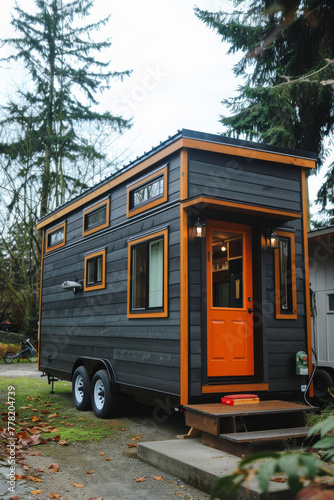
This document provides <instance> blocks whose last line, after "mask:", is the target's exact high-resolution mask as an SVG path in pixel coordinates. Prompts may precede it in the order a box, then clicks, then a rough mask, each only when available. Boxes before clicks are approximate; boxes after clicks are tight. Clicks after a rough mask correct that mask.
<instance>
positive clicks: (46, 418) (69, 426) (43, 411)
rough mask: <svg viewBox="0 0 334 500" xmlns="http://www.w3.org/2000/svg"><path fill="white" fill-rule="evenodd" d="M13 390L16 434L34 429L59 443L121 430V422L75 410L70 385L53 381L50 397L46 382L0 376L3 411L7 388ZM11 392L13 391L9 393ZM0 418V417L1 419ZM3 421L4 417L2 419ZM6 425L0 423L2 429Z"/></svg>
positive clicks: (90, 438)
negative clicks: (53, 387)
mask: <svg viewBox="0 0 334 500" xmlns="http://www.w3.org/2000/svg"><path fill="white" fill-rule="evenodd" d="M9 386H12V387H14V388H15V391H14V392H15V408H16V412H17V416H16V432H20V431H21V430H24V429H27V430H28V432H31V431H32V429H34V432H35V430H36V431H37V432H40V433H41V434H42V435H43V437H44V439H47V438H53V437H54V436H57V435H60V439H61V440H66V441H68V442H73V441H98V440H100V439H103V438H106V437H111V436H112V435H113V434H114V433H115V432H116V431H117V430H118V429H120V428H122V427H124V423H123V422H122V420H118V419H113V420H101V419H98V418H97V417H96V416H95V415H94V413H93V412H92V411H89V412H81V411H78V410H77V409H76V408H75V406H74V404H73V401H72V393H71V384H70V383H69V382H56V384H55V392H56V393H55V394H51V392H50V391H51V389H50V386H49V385H48V383H47V380H45V379H44V380H38V379H28V378H25V377H18V378H16V379H13V380H10V379H8V378H7V377H0V402H1V407H2V410H1V411H2V412H4V411H6V406H5V403H6V402H7V401H8V387H9ZM11 392H13V391H11ZM2 417H3V416H2ZM3 419H5V417H3ZM5 425H6V424H4V423H3V424H2V425H1V424H0V427H5Z"/></svg>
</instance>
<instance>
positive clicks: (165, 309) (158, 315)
mask: <svg viewBox="0 0 334 500" xmlns="http://www.w3.org/2000/svg"><path fill="white" fill-rule="evenodd" d="M159 236H163V237H164V291H163V294H164V297H163V304H164V305H163V311H159V312H156V311H151V312H149V311H145V312H142V313H140V312H139V313H135V312H131V249H132V247H133V246H135V245H138V243H142V242H143V241H148V240H153V239H155V238H158V237H159ZM127 295H128V304H127V311H128V312H127V317H128V318H167V317H168V229H163V230H162V231H158V232H156V233H152V234H150V235H147V236H143V237H142V238H138V239H136V240H132V241H129V244H128V294H127Z"/></svg>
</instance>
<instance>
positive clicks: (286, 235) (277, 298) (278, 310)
mask: <svg viewBox="0 0 334 500" xmlns="http://www.w3.org/2000/svg"><path fill="white" fill-rule="evenodd" d="M276 234H277V235H278V236H282V237H283V238H289V239H290V248H291V282H292V284H291V287H292V311H293V312H292V314H282V313H281V291H280V284H281V274H280V264H279V248H275V250H274V252H275V306H276V319H297V283H296V251H295V235H294V233H290V232H288V231H279V230H277V231H276Z"/></svg>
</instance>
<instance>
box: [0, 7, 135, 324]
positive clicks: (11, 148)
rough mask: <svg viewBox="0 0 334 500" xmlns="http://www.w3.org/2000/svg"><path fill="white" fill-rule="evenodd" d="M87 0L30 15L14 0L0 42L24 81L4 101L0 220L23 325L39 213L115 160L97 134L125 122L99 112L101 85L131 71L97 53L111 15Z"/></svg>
mask: <svg viewBox="0 0 334 500" xmlns="http://www.w3.org/2000/svg"><path fill="white" fill-rule="evenodd" d="M93 4H94V0H35V12H33V13H28V12H26V11H25V10H23V8H21V7H20V6H19V5H18V4H16V6H15V9H14V14H13V16H12V21H11V23H12V25H13V27H14V28H15V34H16V36H13V37H11V38H8V39H6V40H2V44H3V45H2V50H5V48H8V49H10V51H11V52H10V54H9V56H6V57H2V59H1V61H2V62H3V65H4V62H6V63H8V64H11V63H13V64H16V65H17V67H18V68H22V69H24V71H25V75H26V82H27V83H26V84H25V85H21V87H20V88H18V89H17V92H16V93H15V94H14V96H11V97H10V98H8V101H7V103H6V104H5V105H3V106H2V107H1V108H0V190H1V191H0V201H2V202H3V203H5V204H6V205H7V209H8V211H7V215H5V216H2V220H1V223H2V231H1V236H2V243H1V241H0V245H1V248H4V249H5V255H6V259H5V260H4V261H3V263H2V264H3V266H2V267H3V268H2V269H1V275H0V292H1V283H2V286H5V291H6V293H4V298H3V302H4V308H5V309H6V304H7V302H6V300H7V299H8V297H9V298H10V301H11V308H10V309H11V311H12V313H13V314H14V316H15V317H14V318H13V319H14V320H16V321H18V323H19V324H20V326H21V328H24V329H25V330H27V331H28V330H29V329H30V328H31V327H33V325H34V324H35V323H36V318H37V316H38V314H37V311H38V300H37V297H38V294H39V269H40V255H41V241H40V236H39V235H38V234H36V231H35V227H36V221H37V219H38V218H39V217H43V216H45V215H46V214H47V213H49V212H50V210H52V209H54V208H56V207H57V206H58V205H60V204H61V203H64V202H66V201H67V200H68V199H69V198H70V197H72V196H73V195H75V194H78V193H80V192H81V191H82V190H83V189H86V188H87V187H88V185H89V182H91V181H90V179H91V178H93V174H92V172H94V168H95V166H96V164H99V165H100V164H101V162H105V164H106V165H110V164H112V162H111V161H110V159H109V158H107V156H106V154H105V153H103V152H101V151H103V148H102V149H99V146H98V144H99V141H98V140H97V138H101V137H107V136H108V135H109V137H110V135H111V134H119V133H121V132H122V131H123V130H125V129H127V128H128V127H130V125H131V124H130V122H129V121H128V120H126V119H124V118H122V117H121V116H115V115H113V114H112V112H111V111H100V107H99V102H98V98H97V95H98V93H101V92H103V91H104V90H105V89H108V88H110V86H111V83H112V82H113V81H114V80H115V79H121V80H122V79H123V78H124V77H126V76H128V75H129V74H130V71H120V72H117V71H111V70H110V64H109V62H108V61H104V60H103V59H102V55H101V54H102V53H103V51H106V50H107V49H109V48H110V46H111V41H110V39H109V38H108V39H102V41H95V39H96V36H97V32H98V31H99V30H100V29H101V28H102V27H104V26H106V24H107V22H108V19H109V17H107V18H105V19H102V20H100V21H99V22H96V23H89V22H88V21H87V18H88V16H89V14H90V11H91V9H92V7H93ZM102 146H104V145H102ZM87 179H88V182H86V180H87ZM0 259H1V255H0Z"/></svg>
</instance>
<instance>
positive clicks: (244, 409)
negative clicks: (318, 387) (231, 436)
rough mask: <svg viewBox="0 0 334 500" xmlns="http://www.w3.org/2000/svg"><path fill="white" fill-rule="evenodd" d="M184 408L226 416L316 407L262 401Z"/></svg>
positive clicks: (303, 409)
mask: <svg viewBox="0 0 334 500" xmlns="http://www.w3.org/2000/svg"><path fill="white" fill-rule="evenodd" d="M184 409H185V410H187V411H189V412H194V413H199V414H204V415H208V416H214V417H224V416H225V415H226V416H231V415H249V414H263V413H265V414H270V413H288V412H301V411H312V410H315V409H316V408H315V407H312V406H307V405H303V404H299V403H291V402H289V401H280V400H272V401H260V402H259V403H254V404H247V405H242V404H240V405H236V406H228V405H223V404H221V403H209V404H197V405H186V406H184Z"/></svg>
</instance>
